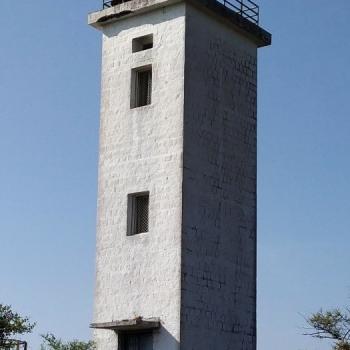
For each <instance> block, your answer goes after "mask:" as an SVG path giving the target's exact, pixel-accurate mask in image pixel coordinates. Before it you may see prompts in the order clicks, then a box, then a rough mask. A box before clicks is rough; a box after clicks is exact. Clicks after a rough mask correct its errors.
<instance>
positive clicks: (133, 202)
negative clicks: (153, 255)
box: [127, 192, 149, 236]
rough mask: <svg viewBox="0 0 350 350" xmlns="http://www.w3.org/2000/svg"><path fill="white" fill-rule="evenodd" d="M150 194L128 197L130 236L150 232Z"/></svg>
mask: <svg viewBox="0 0 350 350" xmlns="http://www.w3.org/2000/svg"><path fill="white" fill-rule="evenodd" d="M148 222H149V192H143V193H136V194H129V196H128V232H127V234H128V236H132V235H137V234H139V233H145V232H148Z"/></svg>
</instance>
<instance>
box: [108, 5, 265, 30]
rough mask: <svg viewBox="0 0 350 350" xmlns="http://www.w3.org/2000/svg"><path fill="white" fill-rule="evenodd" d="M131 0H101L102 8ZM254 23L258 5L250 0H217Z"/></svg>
mask: <svg viewBox="0 0 350 350" xmlns="http://www.w3.org/2000/svg"><path fill="white" fill-rule="evenodd" d="M128 1H131V0H103V9H107V8H110V7H113V6H116V5H120V4H122V3H124V2H128ZM218 2H220V3H222V4H223V5H224V6H225V7H227V8H229V9H230V10H233V11H234V12H236V13H238V14H239V15H241V16H242V17H244V18H246V19H248V20H249V21H251V22H253V23H254V24H257V25H259V6H258V5H257V4H256V3H255V2H253V1H251V0H222V1H218Z"/></svg>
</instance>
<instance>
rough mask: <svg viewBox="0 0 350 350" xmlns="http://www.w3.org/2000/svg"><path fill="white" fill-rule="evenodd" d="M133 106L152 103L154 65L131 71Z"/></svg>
mask: <svg viewBox="0 0 350 350" xmlns="http://www.w3.org/2000/svg"><path fill="white" fill-rule="evenodd" d="M130 102H131V108H136V107H142V106H146V105H150V104H151V102H152V66H145V67H140V68H135V69H133V70H132V71H131V101H130Z"/></svg>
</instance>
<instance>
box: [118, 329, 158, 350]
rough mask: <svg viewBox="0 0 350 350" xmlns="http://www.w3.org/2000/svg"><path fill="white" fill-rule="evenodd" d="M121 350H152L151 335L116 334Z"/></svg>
mask: <svg viewBox="0 0 350 350" xmlns="http://www.w3.org/2000/svg"><path fill="white" fill-rule="evenodd" d="M118 338H119V347H118V349H121V350H153V336H152V333H121V334H118Z"/></svg>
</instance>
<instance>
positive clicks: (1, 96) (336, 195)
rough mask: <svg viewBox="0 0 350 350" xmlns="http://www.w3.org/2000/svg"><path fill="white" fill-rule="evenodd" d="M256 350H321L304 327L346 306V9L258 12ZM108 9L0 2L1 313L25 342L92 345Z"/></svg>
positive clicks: (283, 6)
mask: <svg viewBox="0 0 350 350" xmlns="http://www.w3.org/2000/svg"><path fill="white" fill-rule="evenodd" d="M259 4H260V6H261V18H262V19H261V24H262V26H263V27H265V28H266V29H268V30H269V31H271V32H272V33H273V45H272V46H271V47H270V48H265V49H261V51H260V54H259V116H258V118H259V154H258V159H259V193H258V205H259V211H258V230H259V241H258V247H259V271H258V272H259V290H258V332H259V333H258V337H259V341H258V345H259V350H271V349H280V348H283V349H284V350H316V349H317V350H322V349H326V348H327V347H326V346H325V345H322V344H320V343H319V342H317V341H314V340H312V339H308V338H307V337H305V336H302V335H301V333H303V329H302V327H303V326H304V325H305V324H304V321H303V318H302V316H301V314H306V315H307V314H309V313H310V312H312V311H316V310H318V309H319V308H320V307H321V306H323V307H334V306H344V305H346V304H349V297H350V271H349V268H348V266H349V254H348V247H349V243H350V238H349V232H348V230H349V227H350V215H349V212H350V202H349V198H350V187H349V185H348V181H349V178H350V164H349V156H348V151H349V149H350V137H349V130H350V104H349V100H350V94H349V90H350V88H349V86H350V70H349V62H350V45H349V38H348V33H349V30H348V16H349V13H350V2H349V1H348V0H335V1H333V2H332V3H330V2H329V1H325V0H317V1H316V0H309V1H304V0H293V1H281V0H264V1H263V0H261V1H259ZM100 6H101V1H100V0H90V1H88V0H74V1H63V0H61V1H52V0H49V1H48V0H36V1H32V0H22V1H17V2H15V1H4V0H3V1H1V4H0V10H1V17H2V20H1V23H2V25H1V26H2V29H1V31H0V43H1V44H0V45H1V51H0V52H1V54H0V77H1V79H0V102H1V103H0V159H1V167H0V190H1V191H0V213H1V220H0V276H1V282H0V302H5V303H8V304H12V305H13V307H14V308H15V309H16V310H18V311H20V312H21V313H23V314H27V315H29V316H31V318H32V319H33V320H35V321H37V323H38V324H37V327H36V329H35V331H34V333H33V335H31V336H30V337H28V339H29V341H30V342H31V345H32V349H37V348H38V346H39V343H40V339H39V336H38V335H39V334H40V333H45V332H54V333H55V334H56V335H58V336H60V337H63V338H65V339H71V338H82V339H88V338H89V336H90V331H89V329H88V324H89V322H90V320H91V314H92V299H93V280H94V245H95V238H94V235H95V216H96V184H97V179H96V176H97V147H98V113H99V84H100V52H101V49H100V41H101V40H100V39H101V38H100V34H99V33H98V32H97V31H95V30H93V29H91V28H89V27H88V26H87V25H86V16H87V13H88V12H90V11H92V10H95V9H98V8H99V7H100Z"/></svg>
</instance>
